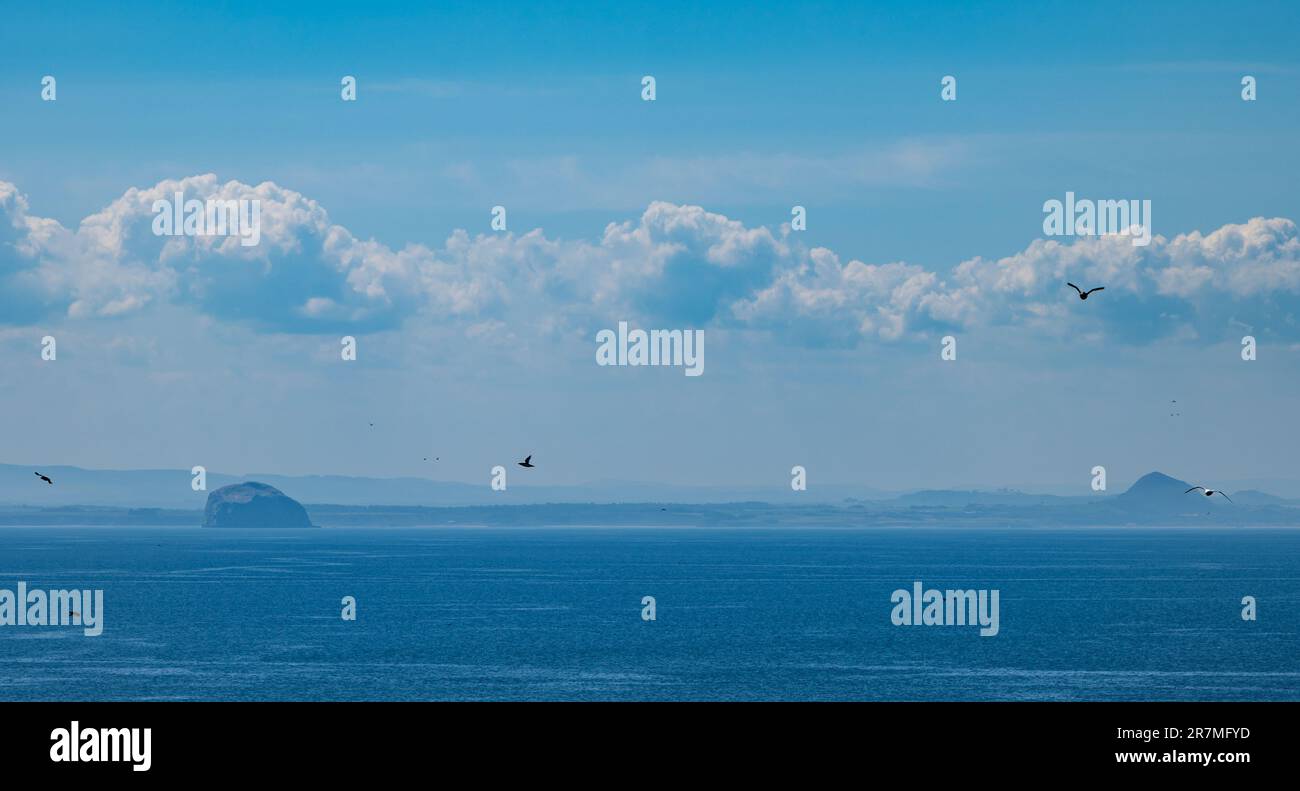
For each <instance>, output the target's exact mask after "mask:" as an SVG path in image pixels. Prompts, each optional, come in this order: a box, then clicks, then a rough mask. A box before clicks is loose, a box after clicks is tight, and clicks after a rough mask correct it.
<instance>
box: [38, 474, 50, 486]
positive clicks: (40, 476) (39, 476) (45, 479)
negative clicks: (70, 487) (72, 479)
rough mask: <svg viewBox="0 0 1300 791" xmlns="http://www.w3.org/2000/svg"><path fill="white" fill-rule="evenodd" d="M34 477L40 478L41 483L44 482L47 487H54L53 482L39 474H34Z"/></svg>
mask: <svg viewBox="0 0 1300 791" xmlns="http://www.w3.org/2000/svg"><path fill="white" fill-rule="evenodd" d="M35 475H36V477H37V478H40V479H41V480H42V481H45V482H46V483H48V484H49V485H51V486H53V485H54V481H51V480H50V479H49V478H47V477H46V476H44V475H41V474H40V473H39V472H38V473H35Z"/></svg>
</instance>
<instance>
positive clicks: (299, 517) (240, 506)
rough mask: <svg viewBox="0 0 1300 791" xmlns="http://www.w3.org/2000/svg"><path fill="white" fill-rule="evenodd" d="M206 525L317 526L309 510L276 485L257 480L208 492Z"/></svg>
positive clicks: (204, 524)
mask: <svg viewBox="0 0 1300 791" xmlns="http://www.w3.org/2000/svg"><path fill="white" fill-rule="evenodd" d="M203 526H204V527H315V525H313V524H312V523H311V519H310V518H309V517H308V516H307V509H306V508H303V507H302V504H301V503H299V502H298V501H297V500H295V499H293V498H292V497H289V496H288V495H286V494H285V493H284V492H282V491H280V490H279V489H277V488H275V487H274V486H267V485H266V484H264V483H257V482H256V481H246V482H244V483H236V484H231V485H230V486H223V487H221V488H220V489H217V490H216V491H214V492H212V493H210V494H209V495H208V504H207V506H206V507H205V508H204V509H203Z"/></svg>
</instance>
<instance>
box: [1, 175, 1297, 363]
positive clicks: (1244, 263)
mask: <svg viewBox="0 0 1300 791" xmlns="http://www.w3.org/2000/svg"><path fill="white" fill-rule="evenodd" d="M177 192H180V193H182V194H183V195H184V196H185V198H186V199H190V198H197V199H199V200H206V199H212V198H219V199H225V200H238V199H250V200H251V199H256V200H259V201H261V222H262V228H261V243H260V244H259V245H257V246H255V247H244V246H241V245H240V244H239V239H238V238H237V237H215V236H213V237H195V236H171V237H168V236H156V235H154V233H153V231H152V227H151V223H152V220H153V216H154V215H153V211H152V206H153V203H154V201H155V200H159V199H170V198H171V197H172V196H173V195H174V193H177ZM801 236H802V235H801V234H799V233H795V232H792V231H791V230H790V229H789V227H788V226H782V227H780V228H777V229H769V228H766V227H747V226H746V225H744V224H743V223H741V222H738V221H736V220H732V219H729V218H727V217H725V216H723V215H721V214H717V213H713V212H709V211H706V210H705V209H703V208H701V207H699V206H681V205H675V204H672V203H664V202H654V203H651V204H650V205H649V206H648V207H647V208H646V210H645V211H644V212H643V213H642V214H641V216H640V217H639V218H636V219H628V220H625V221H622V222H611V223H610V224H609V225H607V226H606V227H605V229H604V232H603V233H602V234H601V235H600V236H599V237H598V238H593V239H589V240H565V239H555V238H549V237H547V236H546V235H545V233H544V232H543V231H542V230H540V229H538V230H533V231H530V232H528V233H524V234H519V235H516V234H514V233H499V234H491V233H489V234H479V235H475V236H471V235H470V234H469V233H468V232H466V231H456V232H455V233H453V234H452V235H451V236H450V237H449V238H448V239H447V240H446V241H445V242H444V243H443V245H442V246H441V247H439V248H437V249H433V248H430V247H427V246H425V245H420V244H409V245H407V246H405V247H402V248H400V249H395V248H392V247H389V246H388V245H386V244H384V243H382V242H379V241H376V240H374V239H368V240H363V239H358V238H356V237H355V236H353V235H352V233H350V232H349V231H348V230H347V229H346V228H344V227H342V226H339V225H336V224H334V223H332V222H330V219H329V215H328V213H327V212H326V211H325V209H324V208H323V207H321V206H320V205H319V204H318V203H316V202H315V201H313V200H311V199H310V198H307V197H305V196H304V195H302V194H300V193H298V192H295V191H293V190H290V189H286V188H284V187H281V186H279V185H277V184H274V183H271V182H263V183H262V184H258V185H256V186H252V185H248V184H242V183H240V182H237V181H228V182H224V183H223V182H220V181H219V180H218V179H217V177H216V176H215V175H213V174H206V175H199V176H191V177H188V178H183V179H179V180H167V181H162V182H160V183H158V184H156V185H154V186H153V187H149V188H146V189H135V188H132V189H130V190H128V191H127V192H126V193H125V194H123V195H122V196H121V197H120V198H118V199H117V200H115V201H113V202H112V203H110V204H109V205H108V206H106V207H105V208H104V209H103V210H102V211H100V212H98V213H96V214H93V215H91V216H89V217H86V218H85V219H83V220H82V221H81V223H80V224H79V225H78V227H76V228H75V229H70V228H65V227H64V226H63V225H61V224H60V223H59V222H57V221H55V220H52V219H48V218H43V217H37V216H34V215H32V214H31V212H30V210H29V203H28V201H27V199H26V198H25V196H23V195H22V194H21V193H20V192H19V191H18V189H17V188H16V187H15V186H14V185H12V184H9V183H7V182H0V324H8V325H13V326H24V325H29V324H33V323H36V322H40V321H47V320H50V319H54V318H58V317H60V316H64V317H67V318H71V319H96V318H112V317H117V316H124V315H129V314H134V313H139V312H142V311H147V310H150V309H151V308H153V307H156V306H159V305H164V304H176V305H184V306H189V307H191V308H193V309H194V310H196V311H199V312H201V313H202V314H204V315H207V316H210V317H212V318H215V319H218V320H223V321H233V322H241V323H248V324H251V325H253V326H255V327H257V328H259V329H263V330H266V331H274V332H291V333H302V332H326V331H329V332H333V331H337V330H340V329H342V330H351V331H367V330H382V329H392V328H396V327H399V326H401V325H402V324H403V323H404V322H407V321H410V320H419V321H422V322H433V323H442V324H452V325H455V324H461V325H463V326H464V327H465V329H466V332H468V333H472V332H473V331H474V328H481V327H483V326H490V325H491V323H492V322H497V321H504V320H517V319H519V318H521V317H527V318H528V319H529V320H531V321H534V322H536V325H537V326H538V327H540V328H541V329H543V330H550V331H560V332H563V331H582V332H586V331H588V330H590V329H591V328H592V327H596V326H607V325H609V323H610V322H611V321H615V320H618V319H630V320H632V321H634V322H640V323H642V324H643V325H647V326H648V325H654V326H690V327H705V326H716V327H727V328H732V329H742V330H753V331H762V332H770V333H772V334H774V335H777V336H780V337H781V338H783V339H785V340H787V341H789V342H792V343H796V344H800V345H810V346H817V345H836V346H854V345H858V344H862V343H870V342H898V341H903V340H906V339H908V338H912V337H928V336H930V335H931V334H933V333H936V332H948V331H953V332H956V331H960V330H963V329H971V328H976V327H991V326H1011V327H1022V328H1025V329H1027V330H1031V331H1034V332H1046V333H1053V334H1059V333H1069V332H1090V333H1095V332H1102V333H1105V334H1107V335H1108V336H1111V337H1114V338H1117V339H1120V340H1126V341H1130V342H1145V341H1150V340H1154V339H1157V338H1161V337H1185V338H1198V339H1211V340H1219V339H1221V338H1223V337H1225V336H1226V333H1228V332H1229V330H1231V331H1238V330H1240V329H1242V328H1243V327H1245V328H1247V329H1252V328H1266V329H1267V330H1268V331H1271V332H1274V333H1276V334H1279V335H1283V336H1296V335H1300V327H1298V326H1297V323H1296V313H1297V308H1298V307H1300V299H1298V297H1300V235H1297V230H1296V224H1295V223H1294V222H1293V221H1291V220H1289V219H1282V218H1272V219H1266V218H1260V217H1257V218H1254V219H1251V220H1248V221H1246V222H1244V223H1240V224H1229V225H1224V226H1222V227H1220V228H1218V229H1215V230H1213V231H1211V232H1209V233H1205V234H1203V233H1201V232H1200V231H1192V232H1189V233H1183V234H1179V235H1177V236H1174V237H1172V238H1166V237H1164V236H1160V235H1156V236H1155V237H1153V239H1152V242H1151V244H1150V245H1149V246H1147V247H1144V248H1137V247H1133V246H1132V245H1131V244H1130V243H1129V240H1128V239H1127V238H1123V237H1082V238H1078V239H1074V240H1069V241H1064V242H1062V241H1058V240H1055V239H1053V240H1042V239H1039V240H1034V241H1032V242H1030V243H1029V244H1028V246H1027V247H1025V248H1024V249H1023V250H1022V251H1020V252H1018V253H1016V254H1014V255H1010V256H1007V257H1004V258H998V259H985V258H982V257H975V258H971V259H968V260H966V261H962V262H960V263H958V264H957V265H956V266H955V267H953V268H952V269H951V270H950V271H948V272H946V273H941V272H934V271H929V270H927V269H925V268H924V267H921V266H917V265H915V264H909V263H906V262H901V261H896V262H886V263H864V262H862V261H859V260H856V259H852V258H846V257H844V256H842V255H841V254H839V253H837V252H835V251H833V250H829V249H826V248H823V247H808V246H806V245H804V244H803V243H802V239H801ZM1067 280H1071V281H1073V282H1076V283H1078V284H1079V285H1081V286H1084V287H1085V288H1088V287H1091V286H1095V285H1105V286H1106V291H1105V293H1104V294H1103V295H1102V297H1103V298H1102V299H1098V300H1096V301H1093V300H1090V301H1089V302H1088V303H1087V305H1086V306H1084V305H1081V304H1079V303H1078V302H1077V299H1074V292H1073V291H1072V290H1070V289H1068V288H1067V287H1066V286H1065V282H1066V281H1067Z"/></svg>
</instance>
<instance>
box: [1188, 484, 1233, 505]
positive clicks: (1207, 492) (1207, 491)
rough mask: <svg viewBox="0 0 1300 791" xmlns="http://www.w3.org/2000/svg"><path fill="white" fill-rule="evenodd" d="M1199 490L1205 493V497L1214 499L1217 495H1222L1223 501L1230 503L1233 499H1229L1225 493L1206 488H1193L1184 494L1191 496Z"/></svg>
mask: <svg viewBox="0 0 1300 791" xmlns="http://www.w3.org/2000/svg"><path fill="white" fill-rule="evenodd" d="M1197 489H1200V490H1201V491H1203V492H1205V496H1206V497H1213V496H1214V495H1216V494H1222V495H1223V499H1225V500H1227V501H1228V502H1232V498H1231V497H1229V496H1228V495H1226V494H1223V492H1221V491H1219V490H1218V489H1206V488H1205V487H1204V486H1193V487H1192V488H1190V489H1188V490H1187V491H1185V492H1183V494H1191V493H1192V492H1194V491H1196V490H1197Z"/></svg>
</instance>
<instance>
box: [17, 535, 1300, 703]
mask: <svg viewBox="0 0 1300 791" xmlns="http://www.w3.org/2000/svg"><path fill="white" fill-rule="evenodd" d="M20 581H22V582H26V583H27V586H28V587H29V588H38V587H39V588H46V589H49V588H55V589H70V588H78V589H102V590H103V591H104V612H103V633H102V634H101V635H100V636H98V637H87V636H86V635H85V634H84V633H83V630H82V628H81V627H76V626H53V627H51V626H17V625H5V626H0V700H5V701H26V700H62V701H94V700H111V701H118V700H219V701H225V700H272V701H297V700H313V701H314V700H360V701H374V700H548V701H549V700H558V701H586V700H600V701H606V700H617V701H622V700H632V701H641V700H656V701H658V700H723V701H747V700H783V701H805V700H830V701H841V700H843V701H848V700H891V701H918V700H923V701H924V700H941V701H951V700H1131V701H1137V700H1196V701H1209V700H1251V701H1254V700H1300V530H1292V529H1253V530H1252V529H1203V528H1197V529H1180V528H1164V529H1156V528H1095V529H1032V528H1016V529H989V528H969V527H962V528H944V527H942V526H936V527H907V528H894V529H883V528H882V529H842V530H836V529H803V528H800V529H691V528H678V527H674V528H662V529H655V528H643V527H636V528H631V527H612V526H611V527H602V528H543V527H539V528H487V527H483V528H472V527H464V528H460V527H458V528H444V527H438V528H348V529H331V528H322V529H305V530H289V529H285V530H275V529H270V530H228V529H223V530H214V529H202V528H153V527H151V528H123V527H3V528H0V589H8V590H15V589H16V586H17V583H18V582H20ZM918 581H919V582H921V583H922V585H923V586H924V588H926V589H929V588H936V589H983V590H997V591H998V592H999V629H998V633H997V634H996V635H994V636H981V634H980V631H979V628H978V627H977V626H960V625H952V626H947V625H929V626H926V625H901V626H900V625H895V624H894V622H893V619H892V618H891V613H892V612H893V610H894V607H895V605H894V603H893V601H892V596H893V593H894V591H896V590H900V589H901V590H908V591H909V592H910V591H911V590H912V588H913V585H914V583H916V582H918ZM345 597H352V598H353V600H354V601H355V620H345V619H344V618H343V617H342V615H343V611H344V606H345V605H344V599H345ZM645 597H653V600H654V619H653V620H647V619H646V616H647V615H648V611H647V606H646V605H645V604H643V602H645V601H646V599H645ZM1245 597H1253V598H1254V601H1255V613H1254V615H1255V618H1254V620H1246V619H1243V617H1242V613H1243V609H1244V605H1243V599H1244V598H1245Z"/></svg>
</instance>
